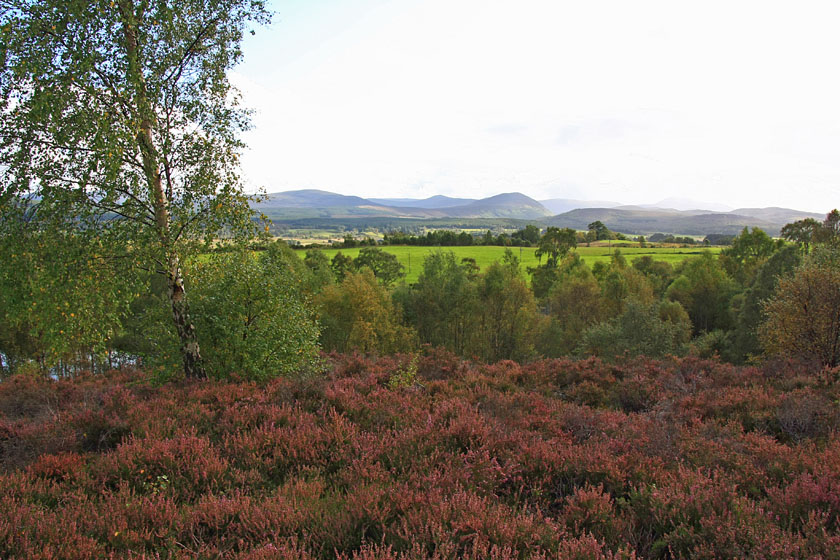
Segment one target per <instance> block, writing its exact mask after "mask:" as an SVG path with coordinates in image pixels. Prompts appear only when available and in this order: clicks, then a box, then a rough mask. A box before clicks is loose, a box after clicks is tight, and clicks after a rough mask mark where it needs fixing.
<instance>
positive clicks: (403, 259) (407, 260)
mask: <svg viewBox="0 0 840 560" xmlns="http://www.w3.org/2000/svg"><path fill="white" fill-rule="evenodd" d="M382 249H383V250H384V251H387V252H389V253H393V254H394V255H396V256H397V259H398V260H399V261H400V263H402V265H403V266H404V267H405V272H406V278H405V280H406V282H408V283H409V284H410V283H412V282H416V281H417V277H418V276H419V275H420V271H421V270H422V268H423V259H424V258H425V256H426V255H428V254H429V253H432V252H434V251H452V252H453V253H455V256H456V257H457V258H458V259H462V258H473V259H475V262H476V264H478V266H479V267H481V269H482V270H483V269H484V268H485V267H487V266H489V265H490V264H492V263H493V262H494V261H497V260H501V258H502V255H504V253H505V247H484V246H478V247H415V246H405V245H396V246H385V247H382ZM720 249H721V248H720V247H712V248H709V249H707V248H703V247H689V248H680V247H676V248H670V247H656V248H645V249H643V248H641V247H621V248H620V251H621V254H622V255H624V256H625V257H627V260H628V261H631V262H632V260H633V259H634V258H635V257H640V256H642V255H652V256H653V257H654V258H655V259H657V260H662V261H668V262H670V263H672V264H676V263H678V262H680V261H682V260H684V259H687V258H690V257H695V256H697V255H699V254H701V253H702V252H704V251H710V252H712V253H719V252H720ZM535 250H536V249H535V248H534V247H521V248H520V247H511V251H513V253H514V255H516V256H518V257H520V259H521V261H522V265H523V268H524V267H528V266H536V265H537V264H539V262H538V261H537V257H536V256H534V251H535ZM323 251H324V253H325V254H326V255H327V257H329V258H330V259H332V258H333V255H335V254H336V253H338V252H339V251H340V252H342V253H344V254H345V255H348V256H350V257H353V258H356V256H357V255H358V254H359V251H360V249H359V248H355V249H323ZM576 251H577V253H578V254H579V255H580V256H581V257H582V258H583V260H584V261H585V262H586V263H587V264H588V265H589V266H592V265H593V264H595V263H596V262H598V261H603V262H609V260H610V254H611V252H613V251H615V248H614V247H612V248H611V247H606V246H604V247H578V248H577V249H576ZM297 253H298V255H300V257H301V258H303V257H304V256H305V254H306V252H305V251H297Z"/></svg>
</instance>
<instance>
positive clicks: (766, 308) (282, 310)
mask: <svg viewBox="0 0 840 560" xmlns="http://www.w3.org/2000/svg"><path fill="white" fill-rule="evenodd" d="M812 222H813V223H812ZM838 224H840V213H838V212H837V211H833V212H832V213H830V214H829V215H828V216H827V218H826V219H825V221H824V222H822V223H820V222H814V221H811V222H809V221H803V222H801V223H800V222H796V223H794V224H789V225H788V226H786V228H785V230H784V235H785V240H786V241H785V240H774V239H772V238H770V237H769V236H768V235H767V234H765V233H764V232H763V231H761V230H760V229H752V230H747V229H744V231H743V232H742V233H741V234H740V235H738V236H737V237H736V238H734V240H733V241H732V245H731V246H730V247H729V248H727V249H725V250H723V251H722V252H721V253H720V255H719V256H715V255H713V254H711V253H705V254H702V255H700V256H699V257H697V258H693V259H689V260H686V261H683V262H682V263H680V264H678V265H676V266H674V265H671V264H669V263H668V262H665V261H658V260H655V259H654V258H652V257H651V256H647V255H645V256H642V257H639V258H636V259H633V260H632V261H628V260H627V258H626V257H625V256H624V255H622V254H621V252H620V250H616V251H615V252H614V254H613V256H612V258H611V260H610V262H609V263H601V262H599V263H596V264H595V265H594V266H591V267H590V266H588V265H587V264H586V263H585V262H583V261H582V260H581V259H580V257H579V256H578V255H577V253H576V252H575V249H576V247H577V245H578V244H579V243H580V238H581V236H580V232H576V231H574V230H572V229H569V228H565V229H560V228H554V227H550V228H547V229H546V230H545V231H544V232H540V231H539V230H536V228H533V229H529V228H524V229H523V232H524V233H523V239H525V238H526V237H528V236H530V237H529V238H528V241H529V242H530V241H532V240H533V239H536V243H535V246H536V255H537V257H538V258H539V259H540V261H539V262H540V264H539V265H538V266H536V267H532V268H528V269H527V270H526V269H523V267H522V266H521V263H520V262H519V260H518V258H517V257H516V255H515V254H514V252H513V251H510V250H509V251H506V253H505V256H504V257H503V259H501V260H500V261H498V262H495V263H493V264H492V265H490V266H488V267H486V268H484V269H480V268H479V267H478V266H477V265H476V263H475V261H473V260H471V259H461V260H458V259H457V258H456V257H455V255H454V253H452V252H451V251H447V250H445V249H441V250H439V251H437V252H434V253H432V254H430V255H429V256H428V257H427V258H426V259H425V261H424V263H423V268H422V271H421V273H420V276H419V278H418V280H417V282H416V283H414V284H411V285H406V284H405V283H404V282H400V279H402V278H403V277H404V275H405V273H404V270H403V267H402V265H401V264H400V263H399V262H398V261H397V259H396V257H395V256H394V255H392V254H389V253H387V252H385V251H383V250H382V249H381V248H378V247H373V246H366V247H363V248H362V249H361V251H360V252H359V254H358V256H357V258H355V259H353V258H351V257H349V256H347V255H344V254H342V253H338V254H336V255H335V256H334V257H333V258H332V259H329V258H327V257H326V255H325V254H324V253H323V252H321V251H320V250H317V249H310V250H309V251H307V254H306V257H305V258H304V259H301V258H299V257H298V255H297V254H296V252H295V251H293V250H292V249H291V248H289V247H288V246H287V245H286V244H285V243H283V242H275V243H271V244H269V245H267V248H266V249H265V250H263V251H258V252H254V251H253V250H252V248H251V247H250V246H248V245H233V246H229V247H228V250H227V251H223V252H206V253H203V254H202V255H201V256H200V257H198V258H195V259H192V260H191V261H189V262H185V263H183V265H182V266H183V268H184V274H185V277H186V278H188V282H187V284H186V293H187V294H189V302H190V309H191V313H192V317H193V321H194V328H195V333H196V339H197V341H198V344H199V345H200V348H201V354H202V359H203V360H204V361H205V362H206V367H207V371H208V373H209V374H210V375H213V376H215V377H226V376H228V375H230V374H231V373H232V372H235V373H236V374H238V375H240V376H244V377H247V378H265V377H272V376H276V375H284V374H290V373H298V372H305V371H316V370H317V369H318V368H319V367H320V366H319V358H318V355H319V350H325V351H333V350H336V351H342V352H344V351H354V350H358V351H360V352H366V353H375V354H388V353H393V352H410V351H414V350H416V349H418V348H419V347H420V346H421V345H431V346H435V347H442V348H446V349H448V350H450V351H452V352H455V353H456V354H458V355H460V356H463V357H467V358H472V359H477V360H481V361H486V362H494V361H497V360H501V359H513V360H518V361H527V360H531V359H535V358H537V357H539V356H546V357H560V356H586V355H596V356H600V357H602V358H604V359H607V360H615V359H619V358H621V357H624V356H627V355H645V356H649V357H658V356H664V355H685V354H692V355H697V356H701V357H707V356H714V355H718V356H720V357H721V358H723V359H724V360H727V361H730V362H732V363H745V362H750V361H755V360H760V359H762V358H763V357H764V356H765V355H769V354H772V355H788V356H796V357H798V358H806V359H812V360H815V361H816V362H819V363H822V364H827V365H837V364H838V362H840V322H838V321H837V320H836V318H837V317H838V316H840V241H838V240H840V225H838ZM534 230H536V231H537V233H538V234H539V237H536V236H534V235H532V234H533V233H534ZM597 230H598V228H594V229H593V230H591V231H595V235H596V236H597V235H598V232H597ZM601 235H608V230H607V231H602V232H601ZM106 254H107V253H106V252H105V251H104V250H103V249H102V248H101V247H100V246H99V245H98V244H97V243H96V242H95V240H93V239H90V238H87V237H86V236H85V234H84V232H78V231H76V232H73V233H67V234H66V235H65V236H62V237H56V236H55V235H49V236H48V235H46V234H44V233H43V232H39V231H38V230H32V229H26V228H23V227H22V228H21V230H20V231H19V235H16V236H14V237H10V238H8V242H7V243H4V244H3V245H2V246H0V263H2V265H0V368H2V370H3V371H4V372H6V373H9V372H25V371H31V372H41V373H49V374H52V375H57V376H68V375H73V374H74V373H75V372H77V371H80V370H93V371H100V370H106V369H108V368H110V367H113V366H114V365H119V364H120V363H125V362H131V363H140V364H142V365H144V366H147V367H149V368H151V369H153V370H154V371H158V372H160V375H162V376H168V375H172V374H177V372H178V371H182V370H181V369H180V356H181V355H182V354H183V352H182V351H181V347H180V345H181V338H180V337H179V333H178V332H177V330H176V327H177V325H173V324H172V322H171V321H169V320H168V319H167V299H168V295H167V289H166V284H165V278H162V277H161V275H160V274H155V273H154V271H143V270H142V269H138V268H136V267H134V268H126V267H124V266H119V265H118V263H119V262H120V260H119V259H117V258H115V257H113V256H109V257H108V258H105V257H104V255H106ZM129 256H130V255H127V256H126V258H128V257H129ZM47 263H48V264H47ZM126 270H133V271H134V273H133V274H128V273H125V272H124V271H126ZM117 271H122V273H119V274H118V273H117Z"/></svg>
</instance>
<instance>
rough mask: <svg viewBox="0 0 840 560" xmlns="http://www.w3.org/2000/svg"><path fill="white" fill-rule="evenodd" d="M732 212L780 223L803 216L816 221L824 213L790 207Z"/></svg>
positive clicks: (819, 219)
mask: <svg viewBox="0 0 840 560" xmlns="http://www.w3.org/2000/svg"><path fill="white" fill-rule="evenodd" d="M732 213H733V214H740V215H742V216H750V217H752V218H761V219H762V220H767V221H769V222H777V223H778V222H781V223H782V224H789V223H791V222H795V221H797V220H804V219H805V218H814V219H815V220H817V221H818V222H822V221H823V220H824V219H825V214H815V213H814V212H802V211H801V210H791V209H790V208H778V207H775V206H773V207H770V208H738V209H737V210H733V211H732Z"/></svg>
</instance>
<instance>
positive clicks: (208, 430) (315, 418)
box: [0, 350, 840, 560]
mask: <svg viewBox="0 0 840 560" xmlns="http://www.w3.org/2000/svg"><path fill="white" fill-rule="evenodd" d="M325 362H326V365H327V367H328V372H327V373H326V375H323V376H314V377H311V378H307V379H298V380H293V379H288V378H278V379H275V380H273V381H270V382H268V383H267V384H263V385H259V384H253V383H247V382H244V381H236V380H234V381H224V382H222V381H210V382H203V383H202V382H191V383H189V382H179V383H177V384H165V385H154V384H152V383H151V382H150V381H149V380H148V379H146V378H145V376H144V374H143V373H142V372H139V371H128V372H123V373H119V372H112V373H111V374H108V375H106V376H97V377H91V378H81V379H76V380H74V381H60V382H55V381H46V380H39V379H35V378H32V377H24V376H15V377H11V378H8V379H6V380H4V381H3V382H2V383H0V511H2V512H3V514H2V516H0V558H4V559H6V560H11V559H24V558H27V559H31V558H44V559H46V558H68V559H70V558H72V559H77V558H79V559H81V558H139V557H145V558H250V559H280V558H286V559H308V558H347V559H350V558H355V559H360V560H361V559H366V560H373V559H402V558H405V559H420V558H437V559H445V558H456V557H463V558H475V559H478V558H493V559H497V560H502V559H511V558H580V559H584V558H586V559H589V558H634V557H636V558H780V559H781V558H838V557H840V533H838V515H840V469H838V465H839V464H840V437H838V434H837V427H838V408H837V401H838V397H840V380H839V379H840V370H838V369H822V370H819V369H809V368H808V367H806V366H802V365H794V364H791V363H788V362H781V361H776V362H769V363H768V364H767V365H765V366H763V367H761V368H755V367H735V366H732V365H727V364H722V363H719V362H717V361H703V360H699V359H695V358H685V359H672V360H667V361H650V360H646V359H638V360H636V361H626V362H623V363H621V364H619V365H607V364H605V363H602V362H600V361H598V360H596V359H588V360H584V361H572V360H543V361H536V362H533V363H529V364H523V365H520V364H517V363H514V362H511V361H505V362H500V363H497V364H495V365H479V364H474V363H471V362H466V361H463V360H461V359H459V358H456V357H455V356H453V355H451V354H448V353H446V352H443V351H434V350H433V351H429V350H426V351H425V353H424V354H423V355H421V356H420V357H419V358H415V359H412V358H411V357H409V356H405V355H396V356H392V357H387V358H380V359H373V358H365V357H361V356H358V355H337V354H333V355H330V356H328V357H326V358H325Z"/></svg>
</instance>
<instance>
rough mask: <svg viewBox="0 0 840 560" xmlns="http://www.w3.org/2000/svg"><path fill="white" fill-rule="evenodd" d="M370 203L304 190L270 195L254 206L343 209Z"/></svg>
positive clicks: (352, 197) (358, 198)
mask: <svg viewBox="0 0 840 560" xmlns="http://www.w3.org/2000/svg"><path fill="white" fill-rule="evenodd" d="M368 204H371V202H370V201H368V200H365V199H364V198H360V197H358V196H345V195H343V194H337V193H333V192H329V191H321V190H316V189H305V190H299V191H285V192H279V193H270V194H267V195H266V196H265V200H263V201H262V202H260V203H259V204H257V205H256V207H257V208H345V207H352V206H364V205H368Z"/></svg>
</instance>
